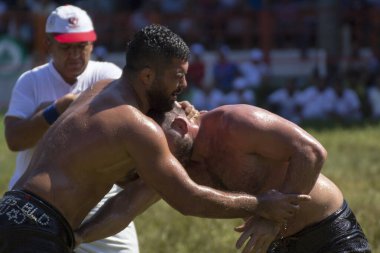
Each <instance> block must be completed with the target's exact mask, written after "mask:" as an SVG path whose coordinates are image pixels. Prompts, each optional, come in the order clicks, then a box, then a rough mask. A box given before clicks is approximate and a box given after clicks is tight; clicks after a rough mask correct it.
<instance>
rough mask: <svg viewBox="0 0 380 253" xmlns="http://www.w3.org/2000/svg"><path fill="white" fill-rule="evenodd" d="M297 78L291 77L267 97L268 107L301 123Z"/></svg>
mask: <svg viewBox="0 0 380 253" xmlns="http://www.w3.org/2000/svg"><path fill="white" fill-rule="evenodd" d="M299 95H300V90H298V88H297V79H296V78H289V79H288V80H287V81H286V83H285V85H284V87H281V88H279V89H276V90H275V91H273V92H272V93H271V94H270V95H269V96H268V98H267V101H266V104H267V106H268V109H269V110H270V111H272V112H274V113H276V114H278V115H280V116H282V117H284V118H286V119H288V120H290V121H292V122H294V123H300V121H301V117H300V107H299V105H298V104H297V96H299Z"/></svg>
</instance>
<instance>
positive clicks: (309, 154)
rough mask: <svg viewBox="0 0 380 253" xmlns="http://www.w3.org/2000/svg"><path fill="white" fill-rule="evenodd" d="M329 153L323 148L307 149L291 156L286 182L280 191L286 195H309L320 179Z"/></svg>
mask: <svg viewBox="0 0 380 253" xmlns="http://www.w3.org/2000/svg"><path fill="white" fill-rule="evenodd" d="M326 156H327V153H326V151H325V150H324V149H323V148H322V147H318V146H317V147H305V148H304V150H302V151H300V152H297V153H295V154H294V155H292V156H291V159H290V163H289V167H288V170H287V174H286V177H285V181H284V183H283V185H282V187H281V189H279V190H280V191H281V192H284V193H304V194H308V193H309V192H310V191H311V189H312V188H313V186H314V184H315V182H316V181H317V179H318V176H319V173H320V171H321V169H322V166H323V164H324V162H325V160H326Z"/></svg>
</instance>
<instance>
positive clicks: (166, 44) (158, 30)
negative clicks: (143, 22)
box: [124, 24, 190, 71]
mask: <svg viewBox="0 0 380 253" xmlns="http://www.w3.org/2000/svg"><path fill="white" fill-rule="evenodd" d="M189 57H190V50H189V47H188V46H187V45H186V43H185V42H184V41H183V40H182V38H181V37H180V36H178V35H177V34H175V33H174V32H172V31H171V30H170V29H168V28H167V27H164V26H161V25H157V24H153V25H149V26H146V27H145V28H143V29H141V30H140V31H138V32H137V33H136V34H135V35H134V37H133V39H132V40H131V41H130V42H129V43H128V45H127V51H126V65H125V67H124V68H125V69H127V70H129V71H131V70H132V71H138V70H141V69H143V68H145V67H147V66H152V65H156V66H160V65H162V64H168V63H170V61H171V60H172V59H173V58H177V59H180V60H184V61H188V60H189ZM163 61H164V62H163Z"/></svg>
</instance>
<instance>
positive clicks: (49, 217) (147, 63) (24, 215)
mask: <svg viewBox="0 0 380 253" xmlns="http://www.w3.org/2000/svg"><path fill="white" fill-rule="evenodd" d="M188 58H189V48H188V47H187V45H186V44H185V43H184V42H183V40H182V39H181V38H180V37H179V36H178V35H176V34H175V33H173V32H172V31H171V30H169V29H167V28H165V27H163V26H160V25H150V26H147V27H145V28H143V29H142V30H140V31H139V32H137V33H136V34H135V36H134V38H133V39H132V41H130V42H129V44H128V47H127V52H126V66H125V67H124V70H123V74H122V77H121V78H120V79H117V80H104V81H101V82H99V83H97V84H96V85H94V86H93V87H91V88H89V89H87V90H86V91H85V92H84V93H82V94H81V95H80V96H79V97H78V99H77V100H75V101H74V102H73V104H72V105H71V106H70V107H69V108H68V109H67V110H66V111H65V112H64V113H63V114H62V115H60V116H59V118H58V119H57V112H55V113H51V114H50V115H49V117H50V120H51V121H53V120H56V122H55V124H53V125H51V127H50V128H49V130H48V131H47V132H46V134H45V135H44V137H43V138H42V139H41V141H40V142H39V143H38V145H37V147H36V150H35V153H34V155H33V158H32V160H31V163H30V165H29V167H28V168H27V170H26V171H25V173H24V174H23V176H22V177H21V178H20V179H19V180H18V181H17V182H16V184H15V185H14V187H13V188H12V190H11V191H8V192H6V193H5V195H4V197H3V198H2V199H1V201H0V252H6V253H18V252H23V253H25V252H39V253H55V252H57V253H58V252H59V253H65V252H72V251H73V249H74V245H75V244H76V243H78V242H75V240H74V235H73V230H74V229H76V228H78V227H79V225H80V224H81V223H82V222H83V219H84V218H85V217H86V216H87V214H88V213H89V211H90V210H91V209H92V208H93V207H94V206H95V205H96V204H97V203H98V202H99V201H100V200H101V199H102V197H103V196H104V195H105V194H106V193H107V192H108V191H109V190H110V189H111V187H112V186H113V184H114V183H119V184H122V183H124V184H125V182H126V181H128V180H126V179H127V178H129V176H130V175H131V173H133V171H134V170H136V171H137V173H138V175H139V176H140V177H141V178H142V179H143V180H144V182H146V184H147V185H149V186H150V187H152V188H153V189H154V190H155V191H157V192H158V193H159V194H160V196H161V197H162V198H163V199H164V200H166V201H167V202H168V203H169V204H170V205H171V206H173V207H174V208H176V209H178V210H179V211H180V212H182V213H183V214H186V215H194V216H201V217H219V218H234V217H245V216H250V215H254V214H257V215H260V216H264V217H268V218H273V219H274V220H278V221H281V220H285V219H288V218H289V217H291V213H293V212H294V211H296V210H297V209H298V203H301V202H303V201H308V200H309V199H310V197H309V196H308V195H297V194H281V193H280V192H274V193H273V192H269V193H267V194H263V195H261V196H258V197H255V196H252V195H248V194H243V193H242V194H239V193H227V192H224V191H218V190H214V189H212V188H209V187H205V186H200V185H197V184H196V183H194V182H193V181H192V180H191V179H190V178H189V177H188V175H187V173H186V171H185V170H184V168H183V167H182V166H181V164H180V163H179V162H178V160H177V159H176V158H175V157H174V156H173V155H172V154H171V152H170V150H169V147H168V144H167V141H166V138H165V135H164V133H163V131H162V129H161V128H160V127H159V125H158V124H157V123H155V122H154V121H153V120H152V119H150V118H149V117H147V116H146V115H145V113H147V112H148V110H150V109H152V108H154V109H155V110H159V111H165V110H169V109H171V108H172V105H173V103H174V101H175V100H176V98H177V95H178V94H179V93H180V92H181V91H182V90H183V89H184V88H185V87H186V79H185V75H186V72H187V69H188ZM52 110H54V108H53V109H52ZM123 194H124V191H121V192H120V193H118V194H117V195H115V196H114V198H118V196H120V195H123ZM110 200H112V198H111V199H110ZM195 203H196V204H195ZM107 206H108V205H105V206H103V207H102V208H101V209H100V210H102V209H103V211H104V212H106V213H107V212H108V213H109V216H111V217H112V210H108V211H107V210H104V208H105V209H107ZM20 238H22V240H21V241H20Z"/></svg>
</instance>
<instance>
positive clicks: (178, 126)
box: [171, 117, 189, 135]
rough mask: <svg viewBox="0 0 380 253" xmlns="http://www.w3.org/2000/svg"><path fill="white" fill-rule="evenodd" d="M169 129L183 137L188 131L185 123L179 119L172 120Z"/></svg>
mask: <svg viewBox="0 0 380 253" xmlns="http://www.w3.org/2000/svg"><path fill="white" fill-rule="evenodd" d="M171 127H172V128H173V129H174V130H176V131H177V132H178V133H180V134H181V135H185V134H187V132H188V131H189V127H188V125H187V122H186V121H185V120H184V119H182V118H180V117H177V118H175V119H174V120H173V123H172V125H171Z"/></svg>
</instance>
